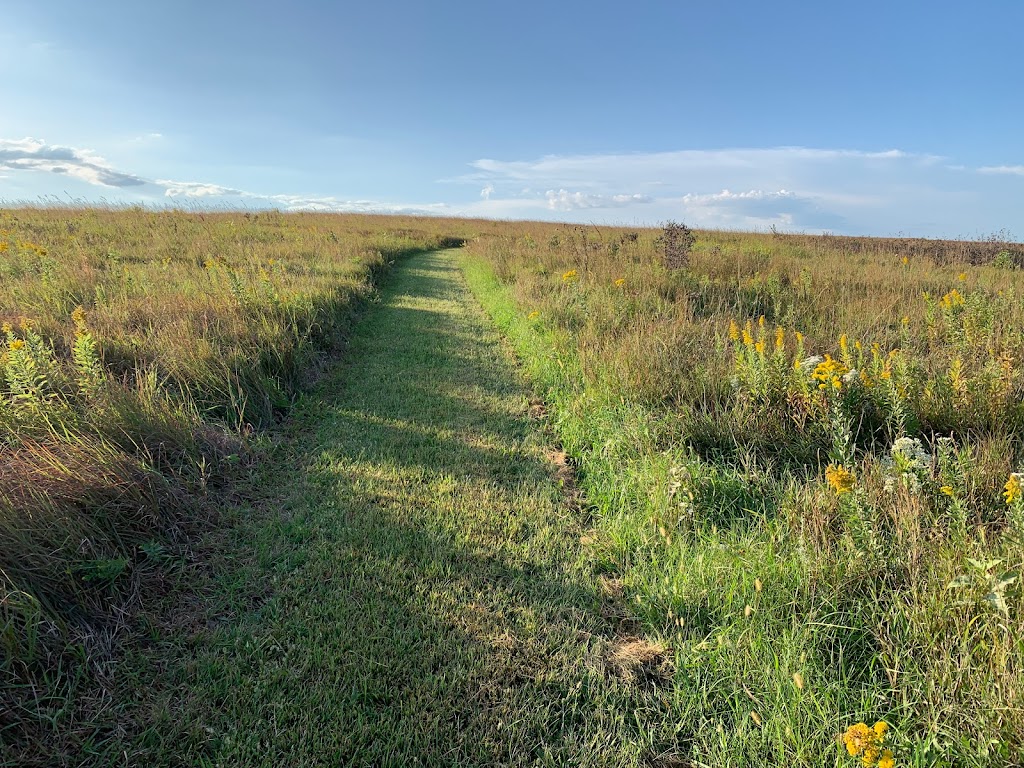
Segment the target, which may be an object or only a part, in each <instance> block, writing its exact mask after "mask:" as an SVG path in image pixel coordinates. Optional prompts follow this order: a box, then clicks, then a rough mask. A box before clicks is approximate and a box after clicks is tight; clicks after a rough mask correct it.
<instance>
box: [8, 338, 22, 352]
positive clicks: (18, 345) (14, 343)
mask: <svg viewBox="0 0 1024 768" xmlns="http://www.w3.org/2000/svg"><path fill="white" fill-rule="evenodd" d="M24 346H25V340H24V339H15V340H14V341H12V342H11V351H12V352H16V351H17V350H19V349H21V348H22V347H24Z"/></svg>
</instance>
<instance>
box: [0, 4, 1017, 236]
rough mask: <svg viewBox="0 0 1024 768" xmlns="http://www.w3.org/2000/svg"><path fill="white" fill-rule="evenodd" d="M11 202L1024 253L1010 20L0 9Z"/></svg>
mask: <svg viewBox="0 0 1024 768" xmlns="http://www.w3.org/2000/svg"><path fill="white" fill-rule="evenodd" d="M3 15H4V21H3V24H2V26H0V104H2V105H3V109H2V110H0V199H2V200H5V201H8V202H11V201H18V200H22V201H30V202H31V201H36V200H39V199H40V198H47V199H50V198H57V199H61V200H67V199H69V198H70V199H73V200H78V201H90V202H91V201H108V202H122V201H124V202H142V203H147V204H153V205H184V206H189V207H195V206H215V207H224V206H228V207H238V206H244V207H247V208H259V207H267V206H270V207H276V208H280V209H284V210H290V209H304V208H314V209H321V210H338V211H349V210H370V211H381V212H387V211H403V212H424V213H437V214H446V215H465V216H487V217H495V218H531V219H551V220H562V221H580V222H609V223H622V224H645V223H652V224H653V223H658V222H661V221H665V220H667V219H674V220H681V221H685V222H686V223H688V224H692V225H695V226H702V227H717V228H733V229H767V228H768V227H770V226H773V225H774V226H776V227H777V228H779V229H783V230H787V231H805V232H816V231H832V232H842V233H850V234H875V235H892V234H907V235H919V236H930V237H936V236H942V237H946V236H948V237H977V236H985V235H989V234H992V233H995V232H997V231H1000V230H1008V231H1009V233H1010V234H1012V235H1015V236H1017V237H1019V238H1024V141H1021V138H1020V137H1021V136H1022V135H1024V133H1022V128H1021V126H1024V98H1021V97H1022V95H1024V64H1022V63H1021V60H1020V54H1019V51H1018V42H1019V41H1018V38H1019V31H1020V29H1022V28H1024V3H1020V2H1019V0H990V1H989V2H979V3H975V4H967V3H962V2H957V3H952V2H943V1H942V0H937V1H933V2H927V3H926V2H895V3H894V2H892V0H889V2H885V3H882V2H871V1H869V2H858V3H809V2H806V1H804V2H787V1H786V0H775V1H774V2H771V3H766V2H763V1H760V0H759V1H758V2H737V1H732V2H730V1H729V0H720V1H719V2H713V3H709V2H705V3H694V2H688V1H687V0H676V1H675V2H637V3H632V4H626V3H624V2H617V3H612V2H602V1H601V0H590V2H575V1H562V2H552V1H551V0H546V2H534V1H533V0H519V1H518V2H515V3H511V2H489V1H484V0H477V1H476V2H462V1H461V0H459V1H458V2H442V3H423V2H418V3H414V2H410V1H402V2H392V1H389V0H376V1H375V2H374V3H372V4H370V3H351V2H349V3H339V2H294V3H290V4H284V3H270V2H263V0H251V1H250V2H246V3H234V2H217V1H216V0H205V2H194V1H193V0H179V1H178V2H174V3H170V2H166V0H154V1H153V2H146V3H140V2H138V1H137V0H135V1H134V2H120V1H113V0H111V1H107V2H104V1H103V0H99V1H98V2H92V3H83V2H81V1H80V0H75V1H73V2H72V1H68V0H49V1H48V2H45V3H40V2H38V1H37V0H32V1H31V2H29V1H27V0H6V2H5V3H4V14H3Z"/></svg>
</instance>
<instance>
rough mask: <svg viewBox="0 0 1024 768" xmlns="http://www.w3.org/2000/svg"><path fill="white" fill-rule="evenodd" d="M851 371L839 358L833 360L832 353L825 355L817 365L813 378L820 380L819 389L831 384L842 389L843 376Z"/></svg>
mask: <svg viewBox="0 0 1024 768" xmlns="http://www.w3.org/2000/svg"><path fill="white" fill-rule="evenodd" d="M849 372H850V369H849V368H847V367H846V366H845V365H843V364H842V363H841V362H839V361H838V360H833V359H832V355H825V359H824V360H822V361H821V362H820V363H818V365H817V366H816V367H815V369H814V372H813V373H812V374H811V378H812V379H813V380H814V381H817V382H820V383H819V384H818V389H825V388H826V387H828V386H829V385H831V386H832V387H834V388H835V389H842V386H843V382H842V377H843V376H845V375H846V374H847V373H849Z"/></svg>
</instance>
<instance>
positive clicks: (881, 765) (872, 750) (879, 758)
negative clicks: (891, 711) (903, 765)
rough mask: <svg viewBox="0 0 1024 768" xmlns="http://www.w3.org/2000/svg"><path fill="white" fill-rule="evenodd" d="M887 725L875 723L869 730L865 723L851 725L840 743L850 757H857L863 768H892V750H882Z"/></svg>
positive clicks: (893, 762) (893, 761)
mask: <svg viewBox="0 0 1024 768" xmlns="http://www.w3.org/2000/svg"><path fill="white" fill-rule="evenodd" d="M888 730H889V724H888V723H885V722H878V723H875V725H874V727H873V728H869V727H868V726H867V724H865V723H857V724H856V725H851V726H850V727H849V728H848V729H847V730H846V733H844V734H843V736H842V738H841V741H842V743H843V746H845V747H846V751H847V753H849V755H850V756H851V757H859V758H860V759H861V763H862V765H864V768H893V766H894V764H895V760H894V759H893V754H892V750H890V749H886V750H883V749H882V746H883V745H884V743H885V734H886V732H887V731H888Z"/></svg>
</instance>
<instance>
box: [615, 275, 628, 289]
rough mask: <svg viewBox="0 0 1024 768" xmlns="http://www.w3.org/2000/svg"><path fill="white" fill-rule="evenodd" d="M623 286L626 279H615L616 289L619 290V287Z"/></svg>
mask: <svg viewBox="0 0 1024 768" xmlns="http://www.w3.org/2000/svg"><path fill="white" fill-rule="evenodd" d="M625 284H626V278H624V277H620V278H618V279H617V280H616V281H615V286H616V287H617V288H621V287H622V286H624V285H625Z"/></svg>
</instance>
